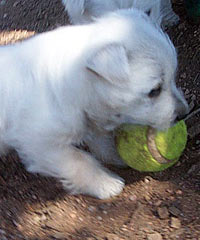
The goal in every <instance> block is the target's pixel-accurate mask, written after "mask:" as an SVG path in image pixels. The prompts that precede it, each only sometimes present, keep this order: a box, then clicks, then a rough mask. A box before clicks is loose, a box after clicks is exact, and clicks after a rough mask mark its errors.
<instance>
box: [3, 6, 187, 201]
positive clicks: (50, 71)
mask: <svg viewBox="0 0 200 240" xmlns="http://www.w3.org/2000/svg"><path fill="white" fill-rule="evenodd" d="M0 56H1V58H0V72H1V77H0V109H1V111H0V150H1V153H5V152H6V150H7V149H9V148H14V149H16V150H17V152H18V154H19V156H20V158H21V159H22V161H23V163H24V164H25V166H26V168H27V170H28V171H30V172H34V173H41V174H45V175H49V176H54V177H57V178H58V179H60V181H61V182H62V183H63V186H64V188H66V189H67V190H69V191H70V192H71V193H72V194H77V193H84V194H89V195H92V196H95V197H98V198H101V199H104V198H109V197H111V196H114V195H116V194H119V193H120V192H121V190H122V188H123V186H124V182H123V180H122V179H121V178H120V177H118V176H117V175H115V174H113V173H111V172H109V171H108V170H106V169H104V168H103V167H102V166H101V164H100V163H99V162H98V161H97V160H96V159H95V157H94V156H92V155H91V154H89V153H87V152H84V151H83V150H80V149H78V148H77V147H76V146H77V145H79V144H80V143H81V142H82V141H86V142H87V143H88V144H89V145H90V146H91V145H92V147H93V150H92V151H95V150H96V152H95V154H96V155H99V157H100V158H103V159H104V160H105V161H106V159H105V158H104V157H105V156H106V154H107V156H108V158H110V159H112V161H113V163H116V164H120V159H118V158H117V154H116V152H115V150H114V147H113V149H110V148H109V149H108V147H109V146H112V144H113V139H112V138H111V137H110V136H111V134H110V132H109V131H112V130H113V129H114V128H116V127H117V126H119V125H120V124H121V123H124V122H133V123H138V124H148V125H150V126H152V127H155V128H159V129H165V128H167V127H169V126H171V125H172V124H173V123H174V122H176V120H177V119H178V118H181V117H182V116H183V115H185V114H186V113H187V111H188V106H187V103H186V102H185V100H184V98H183V96H182V95H181V93H180V92H179V91H178V90H177V88H176V86H175V82H174V77H175V74H176V68H177V58H176V51H175V49H174V46H173V44H172V43H171V41H170V40H169V38H168V36H167V35H165V34H164V33H163V32H162V30H161V29H159V28H158V27H156V26H155V25H154V24H153V23H152V22H151V20H150V19H149V17H148V16H147V15H146V14H143V13H142V12H140V11H139V10H120V11H118V12H114V13H110V14H108V15H107V16H105V17H103V18H102V19H99V20H98V21H97V22H94V23H92V24H88V25H81V26H69V27H62V28H59V29H57V30H54V31H51V32H47V33H42V34H39V35H37V36H35V37H32V38H30V39H29V40H26V41H24V42H22V43H17V44H14V45H9V46H2V47H0ZM103 136H104V137H105V140H104V137H103ZM92 139H94V141H93V142H92V144H90V143H91V141H92ZM109 141H110V142H109ZM105 142H106V143H107V144H108V145H106V146H105ZM95 144H97V145H98V146H96V147H95ZM105 147H107V148H106V149H105ZM104 153H105V154H104ZM115 157H116V159H115ZM110 159H108V161H110ZM115 161H116V162H115Z"/></svg>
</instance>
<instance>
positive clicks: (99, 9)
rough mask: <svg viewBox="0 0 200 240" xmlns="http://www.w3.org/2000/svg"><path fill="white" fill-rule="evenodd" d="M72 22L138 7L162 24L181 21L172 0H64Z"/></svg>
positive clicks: (87, 20) (88, 19)
mask: <svg viewBox="0 0 200 240" xmlns="http://www.w3.org/2000/svg"><path fill="white" fill-rule="evenodd" d="M62 3H63V5H64V6H65V9H66V11H67V12H68V15H69V18H70V21H71V23H72V24H84V23H87V22H91V21H93V20H94V19H95V18H96V17H100V16H101V15H103V14H105V13H106V12H108V11H114V10H117V9H125V8H138V9H140V10H142V11H144V12H146V13H148V15H149V16H150V18H151V19H152V20H153V21H155V22H157V23H158V24H160V22H161V18H162V26H163V27H166V26H171V25H174V24H176V23H177V22H178V21H179V17H178V16H177V15H176V14H175V13H174V12H173V10H172V6H171V2H170V0H62Z"/></svg>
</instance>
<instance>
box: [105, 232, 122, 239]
mask: <svg viewBox="0 0 200 240" xmlns="http://www.w3.org/2000/svg"><path fill="white" fill-rule="evenodd" d="M105 239H106V240H123V239H122V238H120V237H118V236H117V235H116V234H113V233H108V234H107V235H106V237H105Z"/></svg>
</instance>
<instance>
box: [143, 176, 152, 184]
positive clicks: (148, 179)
mask: <svg viewBox="0 0 200 240" xmlns="http://www.w3.org/2000/svg"><path fill="white" fill-rule="evenodd" d="M151 180H152V178H151V177H150V176H147V177H145V179H144V182H145V183H149V182H150V181H151Z"/></svg>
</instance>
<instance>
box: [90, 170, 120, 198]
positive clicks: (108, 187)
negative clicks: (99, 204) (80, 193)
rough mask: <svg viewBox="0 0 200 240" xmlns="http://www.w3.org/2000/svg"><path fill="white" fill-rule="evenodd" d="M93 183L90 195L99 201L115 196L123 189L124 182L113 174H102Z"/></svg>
mask: <svg viewBox="0 0 200 240" xmlns="http://www.w3.org/2000/svg"><path fill="white" fill-rule="evenodd" d="M95 182H96V183H95V185H94V189H93V193H92V195H93V196H95V197H97V198H100V199H107V198H110V197H113V196H116V195H118V194H119V193H120V192H121V191H122V190H123V187H124V180H123V179H122V178H120V177H119V176H118V175H116V174H113V173H108V174H107V173H106V174H103V175H102V176H101V177H100V178H99V179H97V180H96V181H95Z"/></svg>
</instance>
